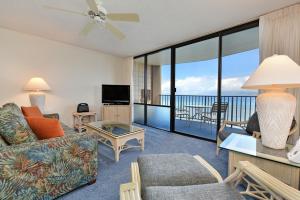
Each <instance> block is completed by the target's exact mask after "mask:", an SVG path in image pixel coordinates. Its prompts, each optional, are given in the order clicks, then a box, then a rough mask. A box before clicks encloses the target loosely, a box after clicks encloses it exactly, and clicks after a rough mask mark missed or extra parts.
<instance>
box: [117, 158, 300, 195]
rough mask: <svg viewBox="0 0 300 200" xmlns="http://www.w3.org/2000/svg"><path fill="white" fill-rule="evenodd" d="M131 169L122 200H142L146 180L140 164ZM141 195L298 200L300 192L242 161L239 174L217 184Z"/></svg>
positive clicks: (155, 189) (152, 188)
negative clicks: (130, 180) (142, 176)
mask: <svg viewBox="0 0 300 200" xmlns="http://www.w3.org/2000/svg"><path fill="white" fill-rule="evenodd" d="M195 158H197V159H199V164H200V165H207V164H208V163H207V162H206V161H205V160H203V159H202V158H201V157H200V156H195ZM208 165H209V164H208ZM208 168H210V172H211V173H216V174H218V172H217V171H216V170H215V169H214V168H212V167H211V166H210V165H209V166H208ZM131 170H132V171H131V172H132V182H130V183H127V184H122V185H121V186H120V200H141V199H142V197H141V185H143V184H144V183H143V182H142V183H141V180H142V181H143V179H141V177H140V174H139V173H140V171H139V166H138V164H137V163H132V169H131ZM147 170H148V171H149V170H151V169H147ZM141 173H143V172H141ZM145 173H146V174H147V173H148V172H145ZM187 173H188V172H187ZM174 176H176V174H174ZM142 196H143V200H157V199H159V200H174V199H181V200H194V199H198V200H206V199H215V200H228V199H230V200H244V199H245V198H244V197H251V199H260V200H283V199H285V200H296V199H300V191H298V190H297V189H295V188H292V187H290V186H288V185H286V184H285V183H283V182H281V181H279V180H278V179H276V178H274V177H273V176H271V175H269V174H267V173H266V172H264V171H263V170H261V169H259V168H258V167H256V166H255V165H253V164H251V163H250V162H248V161H240V162H239V164H238V166H237V168H236V171H235V172H234V173H233V174H231V175H230V176H228V177H227V178H226V179H225V180H224V181H222V179H221V180H220V181H218V182H217V183H207V184H193V185H178V186H174V185H171V186H170V185H161V186H148V187H146V188H145V191H144V193H143V195H142Z"/></svg>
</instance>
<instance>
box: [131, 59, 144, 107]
mask: <svg viewBox="0 0 300 200" xmlns="http://www.w3.org/2000/svg"><path fill="white" fill-rule="evenodd" d="M133 93H134V103H144V57H141V58H138V59H134V66H133Z"/></svg>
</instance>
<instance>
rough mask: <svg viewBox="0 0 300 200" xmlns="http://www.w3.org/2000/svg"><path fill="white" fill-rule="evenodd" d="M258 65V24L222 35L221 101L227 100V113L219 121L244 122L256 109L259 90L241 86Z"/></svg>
mask: <svg viewBox="0 0 300 200" xmlns="http://www.w3.org/2000/svg"><path fill="white" fill-rule="evenodd" d="M258 65H259V49H258V27H256V28H251V29H247V30H244V31H240V32H237V33H233V34H230V35H226V36H224V37H223V49H222V101H224V102H228V112H227V113H226V115H225V116H222V120H223V119H226V120H230V121H247V120H248V119H249V117H250V116H251V115H252V114H253V113H254V112H255V107H256V106H255V102H256V96H257V94H258V91H257V90H245V89H241V87H242V85H243V84H244V83H245V81H246V80H247V79H248V78H249V76H250V75H251V74H252V73H253V72H254V71H255V70H256V68H257V67H258ZM233 128H238V127H233ZM239 129H240V128H239ZM231 131H233V132H234V130H231Z"/></svg>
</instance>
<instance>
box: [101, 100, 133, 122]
mask: <svg viewBox="0 0 300 200" xmlns="http://www.w3.org/2000/svg"><path fill="white" fill-rule="evenodd" d="M102 120H103V121H112V122H120V123H123V124H131V105H116V104H103V107H102Z"/></svg>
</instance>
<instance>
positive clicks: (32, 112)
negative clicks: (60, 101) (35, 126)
mask: <svg viewBox="0 0 300 200" xmlns="http://www.w3.org/2000/svg"><path fill="white" fill-rule="evenodd" d="M21 109H22V113H23V115H24V116H25V117H43V114H42V112H41V111H40V109H39V107H37V106H32V107H24V106H22V107H21Z"/></svg>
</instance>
